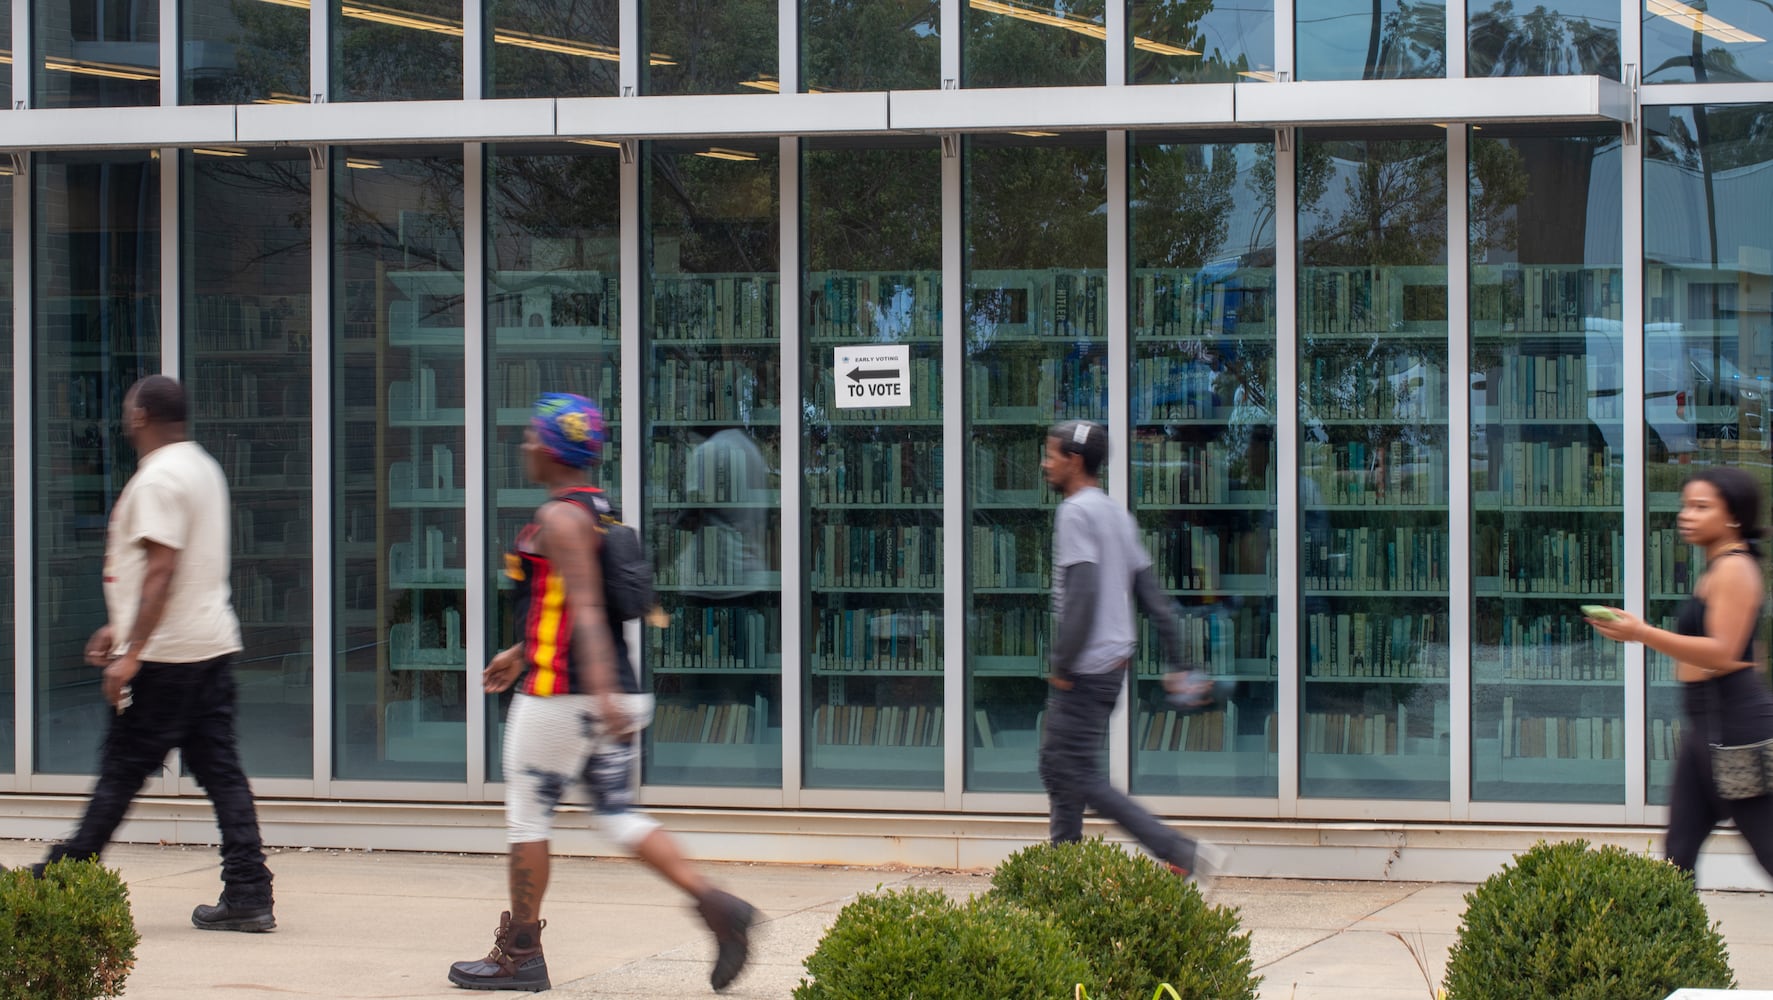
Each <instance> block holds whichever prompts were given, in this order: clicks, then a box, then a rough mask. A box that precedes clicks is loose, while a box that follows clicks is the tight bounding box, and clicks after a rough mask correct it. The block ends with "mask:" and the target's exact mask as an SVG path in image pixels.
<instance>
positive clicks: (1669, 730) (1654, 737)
mask: <svg viewBox="0 0 1773 1000" xmlns="http://www.w3.org/2000/svg"><path fill="white" fill-rule="evenodd" d="M1684 725H1685V723H1684V722H1683V721H1682V719H1681V718H1680V717H1679V716H1676V717H1674V718H1672V719H1651V720H1650V759H1651V760H1674V759H1675V757H1676V756H1677V755H1678V754H1679V753H1680V749H1681V731H1682V728H1683V727H1684Z"/></svg>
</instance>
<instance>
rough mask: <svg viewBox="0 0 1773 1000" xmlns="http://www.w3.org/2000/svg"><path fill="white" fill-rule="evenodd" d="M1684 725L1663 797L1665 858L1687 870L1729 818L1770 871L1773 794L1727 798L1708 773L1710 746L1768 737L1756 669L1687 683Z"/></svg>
mask: <svg viewBox="0 0 1773 1000" xmlns="http://www.w3.org/2000/svg"><path fill="white" fill-rule="evenodd" d="M1683 694H1684V695H1685V698H1686V713H1687V727H1686V731H1685V732H1684V733H1683V734H1682V735H1681V746H1680V750H1679V752H1678V753H1677V755H1676V757H1675V770H1674V787H1673V789H1672V790H1671V791H1670V793H1669V800H1668V840H1667V847H1666V850H1667V852H1668V860H1670V861H1672V862H1674V863H1675V864H1676V865H1678V866H1679V867H1681V868H1682V869H1684V870H1686V871H1692V870H1693V865H1694V864H1695V863H1697V862H1698V861H1699V848H1700V847H1701V846H1702V845H1703V844H1704V843H1705V839H1706V838H1707V837H1709V836H1711V832H1712V830H1713V829H1715V828H1716V827H1717V825H1718V824H1719V823H1722V822H1723V821H1724V820H1732V821H1734V822H1735V824H1736V829H1738V830H1740V831H1741V832H1742V839H1744V840H1746V841H1748V846H1749V848H1750V849H1752V850H1753V851H1754V853H1755V859H1756V860H1758V861H1759V862H1760V863H1761V867H1762V868H1763V869H1765V870H1766V871H1767V873H1768V874H1769V875H1773V795H1763V796H1761V797H1760V798H1758V799H1737V800H1734V801H1732V800H1730V799H1726V798H1723V797H1721V796H1719V795H1718V790H1717V786H1716V785H1715V784H1714V783H1713V782H1712V776H1711V748H1710V747H1709V746H1707V744H1708V743H1712V742H1717V743H1722V744H1724V745H1726V746H1730V745H1738V744H1743V743H1755V742H1758V741H1760V740H1764V739H1767V738H1769V737H1773V694H1769V693H1768V691H1767V682H1766V681H1765V680H1764V679H1763V678H1762V676H1761V674H1760V671H1759V670H1755V669H1749V670H1736V671H1732V672H1730V673H1727V674H1725V675H1723V676H1722V677H1716V678H1713V679H1712V680H1709V681H1702V682H1698V683H1692V684H1687V685H1685V686H1684V689H1683Z"/></svg>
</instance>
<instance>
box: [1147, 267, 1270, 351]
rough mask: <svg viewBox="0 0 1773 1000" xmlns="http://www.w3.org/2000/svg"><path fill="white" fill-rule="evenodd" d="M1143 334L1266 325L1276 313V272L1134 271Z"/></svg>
mask: <svg viewBox="0 0 1773 1000" xmlns="http://www.w3.org/2000/svg"><path fill="white" fill-rule="evenodd" d="M1129 306H1130V308H1131V311H1132V315H1131V316H1129V317H1128V319H1129V320H1130V321H1131V323H1132V327H1133V332H1134V335H1135V336H1138V337H1176V338H1187V337H1219V336H1224V335H1226V334H1230V333H1234V332H1236V331H1238V330H1239V329H1242V328H1254V329H1266V328H1267V324H1268V322H1269V318H1270V317H1271V316H1273V315H1274V270H1273V269H1272V268H1241V269H1238V270H1236V271H1231V272H1224V271H1135V272H1133V296H1132V301H1131V302H1130V303H1129Z"/></svg>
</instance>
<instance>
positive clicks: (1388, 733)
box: [1299, 705, 1409, 756]
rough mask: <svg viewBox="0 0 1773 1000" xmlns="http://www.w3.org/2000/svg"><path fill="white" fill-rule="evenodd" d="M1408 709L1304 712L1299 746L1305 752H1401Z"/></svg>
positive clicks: (1388, 753) (1366, 753)
mask: <svg viewBox="0 0 1773 1000" xmlns="http://www.w3.org/2000/svg"><path fill="white" fill-rule="evenodd" d="M1408 717H1409V716H1408V709H1406V708H1405V707H1403V706H1401V705H1400V706H1398V708H1397V715H1396V716H1393V715H1390V714H1389V713H1385V712H1372V713H1358V714H1357V713H1350V712H1307V713H1306V715H1305V730H1304V732H1302V733H1300V734H1299V749H1300V750H1301V751H1303V752H1305V753H1322V754H1331V753H1334V754H1365V755H1370V756H1380V755H1396V754H1399V753H1402V752H1403V749H1404V746H1405V744H1404V742H1403V739H1402V738H1401V737H1402V736H1404V735H1405V734H1406V732H1407V719H1408Z"/></svg>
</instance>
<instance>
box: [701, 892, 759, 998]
mask: <svg viewBox="0 0 1773 1000" xmlns="http://www.w3.org/2000/svg"><path fill="white" fill-rule="evenodd" d="M696 911H697V912H698V913H700V914H701V915H702V920H703V922H704V923H706V924H707V925H708V929H709V930H711V931H713V932H714V942H715V944H717V945H719V946H720V952H719V954H718V955H716V956H715V958H714V972H713V973H712V974H711V975H709V977H708V983H709V985H711V986H713V987H714V989H715V990H716V991H719V990H724V989H726V988H727V987H728V986H730V985H732V981H733V980H735V979H737V978H739V973H740V971H742V970H743V969H744V968H745V959H746V958H748V957H750V954H751V924H752V923H753V922H754V921H756V919H757V910H755V909H753V908H752V906H751V904H750V903H747V902H745V901H744V900H742V899H740V898H739V897H737V896H734V895H732V894H730V893H725V892H721V891H720V890H719V889H710V890H708V892H707V894H706V895H704V896H702V898H701V899H698V900H697V901H696Z"/></svg>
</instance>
